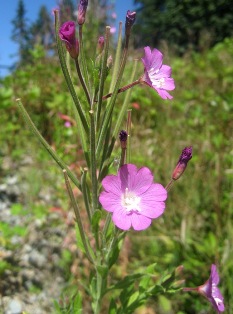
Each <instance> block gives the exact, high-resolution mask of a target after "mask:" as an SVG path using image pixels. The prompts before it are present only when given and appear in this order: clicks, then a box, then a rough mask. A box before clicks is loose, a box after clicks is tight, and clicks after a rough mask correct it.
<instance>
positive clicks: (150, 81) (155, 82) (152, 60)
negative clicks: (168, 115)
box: [142, 47, 175, 99]
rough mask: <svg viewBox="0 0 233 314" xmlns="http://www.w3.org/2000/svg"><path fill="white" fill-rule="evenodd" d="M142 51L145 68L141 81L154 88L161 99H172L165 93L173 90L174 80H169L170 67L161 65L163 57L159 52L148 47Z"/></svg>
mask: <svg viewBox="0 0 233 314" xmlns="http://www.w3.org/2000/svg"><path fill="white" fill-rule="evenodd" d="M144 51H145V56H144V58H142V62H143V64H144V67H145V68H144V75H143V78H142V81H143V82H145V83H146V84H147V85H149V86H150V87H152V88H154V89H155V90H156V91H157V93H158V94H159V96H160V97H162V98H163V99H172V98H173V97H172V96H171V95H170V94H169V93H168V92H167V90H173V89H175V83H174V79H173V78H171V72H172V69H171V67H169V66H168V65H164V64H163V55H162V53H161V52H160V51H159V50H157V49H153V50H152V51H151V48H150V47H145V48H144Z"/></svg>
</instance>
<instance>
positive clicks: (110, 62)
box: [107, 56, 113, 70]
mask: <svg viewBox="0 0 233 314" xmlns="http://www.w3.org/2000/svg"><path fill="white" fill-rule="evenodd" d="M112 63H113V62H112V56H109V57H108V60H107V68H108V69H109V70H110V69H111V67H112Z"/></svg>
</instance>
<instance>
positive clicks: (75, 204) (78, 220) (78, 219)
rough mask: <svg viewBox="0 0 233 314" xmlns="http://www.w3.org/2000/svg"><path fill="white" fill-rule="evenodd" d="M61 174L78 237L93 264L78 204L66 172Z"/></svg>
mask: <svg viewBox="0 0 233 314" xmlns="http://www.w3.org/2000/svg"><path fill="white" fill-rule="evenodd" d="M63 173H64V177H65V183H66V189H67V192H68V195H69V197H70V201H71V204H72V206H73V209H74V213H75V217H76V222H77V224H78V228H79V232H80V236H81V239H82V243H83V246H84V249H85V252H86V255H87V258H88V259H89V261H90V262H92V263H93V264H94V260H93V257H94V256H93V255H94V253H93V251H92V255H91V254H90V250H89V248H90V244H88V242H87V239H86V236H85V232H84V229H83V225H82V217H81V215H80V210H79V207H78V204H77V202H76V200H75V197H74V194H73V191H72V188H71V185H70V182H69V179H68V175H67V172H66V170H63ZM94 258H95V257H94Z"/></svg>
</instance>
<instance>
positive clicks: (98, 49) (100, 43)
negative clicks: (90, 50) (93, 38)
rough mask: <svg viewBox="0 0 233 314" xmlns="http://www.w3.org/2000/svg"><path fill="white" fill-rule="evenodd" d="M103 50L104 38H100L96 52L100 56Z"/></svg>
mask: <svg viewBox="0 0 233 314" xmlns="http://www.w3.org/2000/svg"><path fill="white" fill-rule="evenodd" d="M103 50H104V37H103V36H100V38H99V39H98V44H97V51H98V54H100V53H101V52H102V51H103Z"/></svg>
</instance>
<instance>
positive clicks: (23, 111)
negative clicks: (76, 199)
mask: <svg viewBox="0 0 233 314" xmlns="http://www.w3.org/2000/svg"><path fill="white" fill-rule="evenodd" d="M16 101H17V104H18V106H19V109H20V111H21V114H22V116H23V119H24V121H25V123H26V124H27V126H28V127H29V129H30V130H31V131H32V133H33V134H34V135H35V136H36V137H37V139H38V140H39V142H40V143H41V144H42V145H43V146H44V148H45V149H46V150H47V152H48V153H49V154H50V155H51V156H52V157H53V159H54V160H55V161H56V163H57V164H58V166H59V167H60V168H61V169H65V170H66V172H67V174H68V176H69V178H70V179H71V180H72V181H73V183H74V184H75V185H76V186H77V187H78V188H79V189H80V191H81V184H80V182H79V180H78V179H77V178H76V177H75V176H74V174H73V173H72V171H70V169H69V168H68V167H67V165H66V164H65V163H64V162H63V161H62V160H61V159H60V157H59V156H58V155H57V153H56V152H55V151H54V150H53V149H52V147H51V146H50V145H49V144H48V142H47V141H46V140H45V139H44V138H43V136H42V135H41V134H40V132H39V131H38V129H37V127H36V126H35V124H34V123H33V122H32V120H31V118H30V116H29V115H28V113H27V111H26V109H25V108H24V106H23V104H22V102H21V100H20V99H16Z"/></svg>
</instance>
